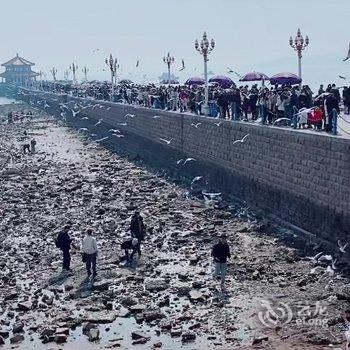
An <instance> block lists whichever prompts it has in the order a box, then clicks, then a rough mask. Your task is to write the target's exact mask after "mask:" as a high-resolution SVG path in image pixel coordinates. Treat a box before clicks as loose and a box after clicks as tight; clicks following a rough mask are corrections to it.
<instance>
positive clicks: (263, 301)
mask: <svg viewBox="0 0 350 350" xmlns="http://www.w3.org/2000/svg"><path fill="white" fill-rule="evenodd" d="M20 109H27V110H28V109H31V110H32V111H33V113H34V118H33V119H32V120H31V121H29V120H28V121H25V122H23V123H15V124H11V125H8V124H7V122H6V118H3V119H2V121H1V124H0V146H1V153H0V157H1V158H0V161H1V165H2V168H1V169H0V247H1V252H2V254H1V255H0V266H1V270H0V312H1V316H0V321H1V327H0V348H1V347H2V348H4V349H10V348H17V349H82V348H84V349H87V350H88V349H105V348H119V349H132V348H135V349H138V348H139V349H157V348H159V349H180V348H184V349H253V348H256V349H281V350H284V349H286V350H287V349H298V350H300V349H310V350H316V349H329V348H330V347H332V348H333V349H343V348H344V344H345V338H344V330H345V323H344V319H343V316H344V313H345V311H346V310H347V309H350V305H349V302H350V284H349V281H348V280H347V279H346V278H345V277H342V274H341V254H342V253H341V252H339V257H337V262H336V269H335V270H334V275H332V276H330V277H329V278H328V275H326V274H325V273H324V271H325V269H326V268H327V266H328V261H327V259H325V260H324V261H321V262H315V261H312V260H310V259H307V258H305V257H303V256H302V253H303V252H302V251H301V250H299V249H296V248H293V247H292V246H291V244H289V245H287V244H286V243H285V241H286V240H285V237H286V236H288V237H293V236H295V237H296V240H297V239H298V237H297V235H296V234H294V233H293V232H291V231H288V230H286V229H283V228H281V227H278V226H277V225H275V224H274V223H272V222H269V221H268V220H266V219H264V218H262V217H257V216H255V215H254V213H251V212H250V211H249V209H248V208H241V207H239V206H238V205H236V204H234V203H230V202H225V200H224V199H223V200H221V201H219V200H218V201H215V202H212V203H209V204H208V203H206V202H205V201H204V200H203V199H202V198H200V197H199V196H195V195H194V194H197V193H200V191H201V190H202V188H195V189H194V190H191V189H190V188H189V187H187V186H186V185H184V184H181V183H179V182H178V181H175V182H174V181H173V179H169V178H167V177H166V175H165V174H164V172H162V171H155V170H151V169H147V167H146V166H145V165H144V164H142V162H140V161H131V160H128V159H127V158H126V157H121V156H119V155H117V154H114V153H112V152H110V151H109V150H107V149H105V148H103V147H102V146H101V145H99V144H98V143H96V142H92V141H91V140H90V139H88V138H87V137H85V136H84V135H83V133H78V132H77V131H76V130H73V129H70V128H69V127H68V126H66V125H64V124H62V123H61V122H58V121H57V120H56V119H55V118H53V117H52V116H48V115H45V113H44V112H42V111H39V110H38V109H35V108H32V107H29V106H22V105H8V106H1V107H0V114H1V115H4V116H5V115H6V113H7V112H8V111H9V110H20ZM24 131H27V132H28V133H29V134H30V135H32V136H34V137H35V138H36V140H37V152H36V153H35V154H30V155H23V154H22V153H21V150H20V147H19V142H18V137H19V136H20V135H21V134H22V133H23V132H24ZM203 189H204V190H205V188H203ZM136 208H139V209H140V211H141V215H142V216H143V218H144V221H145V224H146V227H147V237H146V241H145V243H144V244H143V246H142V253H143V254H142V256H141V257H140V259H139V261H138V265H137V267H136V269H135V270H133V269H128V268H123V267H121V266H120V263H119V257H120V256H121V254H122V252H121V251H120V247H119V243H120V242H121V241H122V239H123V237H124V236H125V235H127V233H128V227H129V223H130V217H131V215H132V214H133V212H134V211H135V209H136ZM67 222H70V223H71V224H72V231H71V235H72V237H73V238H74V241H75V245H76V248H75V249H73V255H72V256H73V270H74V273H73V274H64V273H61V263H62V257H61V252H60V251H59V250H58V249H57V248H56V246H55V243H54V240H55V238H56V236H57V233H58V231H59V230H60V229H61V228H62V226H63V225H64V224H65V223H67ZM88 227H91V228H92V229H93V230H94V233H95V235H96V237H97V241H98V246H99V257H98V275H97V278H96V279H94V280H91V279H87V278H86V270H85V267H84V266H83V263H82V262H81V255H80V249H79V245H80V243H81V240H82V237H83V235H82V233H83V231H84V230H85V229H87V228H88ZM222 233H226V234H227V235H228V241H229V244H230V246H231V250H232V253H233V254H232V258H231V260H230V263H229V274H228V278H227V293H222V292H221V291H220V285H219V282H218V281H216V280H214V279H213V277H212V268H213V266H212V263H211V257H210V252H211V247H212V245H213V243H214V242H215V241H216V239H217V237H218V236H219V235H220V234H222ZM320 249H321V247H320V246H317V244H315V245H314V254H313V255H316V254H317V253H319V252H321V250H320ZM334 258H336V257H334ZM315 267H318V268H316V269H315Z"/></svg>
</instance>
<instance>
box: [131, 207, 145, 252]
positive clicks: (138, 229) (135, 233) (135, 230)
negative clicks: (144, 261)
mask: <svg viewBox="0 0 350 350" xmlns="http://www.w3.org/2000/svg"><path fill="white" fill-rule="evenodd" d="M145 231H146V228H145V225H144V223H143V218H142V216H141V215H140V212H139V211H138V210H137V211H135V213H134V215H133V216H132V218H131V223H130V232H131V237H132V238H137V240H138V242H139V244H138V253H139V256H141V249H140V243H141V242H142V241H144V240H145Z"/></svg>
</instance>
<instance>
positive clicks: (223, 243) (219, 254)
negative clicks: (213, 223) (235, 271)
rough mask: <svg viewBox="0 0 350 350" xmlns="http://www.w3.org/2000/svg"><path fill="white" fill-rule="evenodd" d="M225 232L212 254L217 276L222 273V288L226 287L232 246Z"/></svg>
mask: <svg viewBox="0 0 350 350" xmlns="http://www.w3.org/2000/svg"><path fill="white" fill-rule="evenodd" d="M226 238H227V236H226V235H225V234H223V235H221V237H220V240H219V242H218V243H216V244H215V245H214V247H213V249H212V253H211V255H212V256H213V258H214V262H215V276H216V277H218V276H219V275H220V278H221V289H222V290H224V289H225V277H226V275H227V258H230V257H231V254H230V247H229V245H228V243H227V240H226Z"/></svg>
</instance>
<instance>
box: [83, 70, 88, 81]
mask: <svg viewBox="0 0 350 350" xmlns="http://www.w3.org/2000/svg"><path fill="white" fill-rule="evenodd" d="M82 72H83V73H84V77H85V81H87V74H88V73H89V69H88V68H86V67H84V68H83V69H82Z"/></svg>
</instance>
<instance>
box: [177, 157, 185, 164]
mask: <svg viewBox="0 0 350 350" xmlns="http://www.w3.org/2000/svg"><path fill="white" fill-rule="evenodd" d="M183 161H184V160H183V159H182V158H181V159H179V160H178V161H177V162H176V164H181V162H183Z"/></svg>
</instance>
